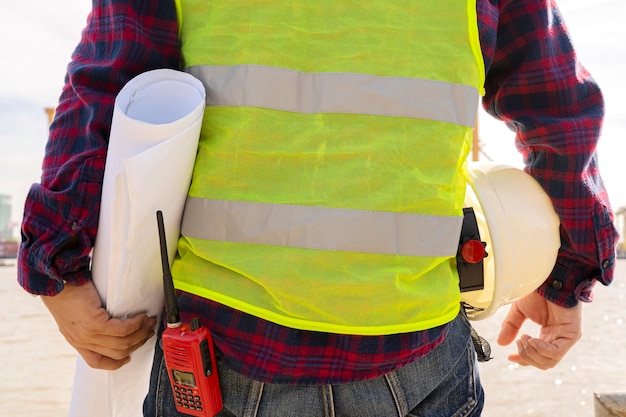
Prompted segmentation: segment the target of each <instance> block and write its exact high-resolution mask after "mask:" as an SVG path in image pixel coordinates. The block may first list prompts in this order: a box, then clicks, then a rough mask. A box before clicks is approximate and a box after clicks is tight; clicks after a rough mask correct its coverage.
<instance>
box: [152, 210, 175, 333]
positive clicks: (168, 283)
mask: <svg viewBox="0 0 626 417" xmlns="http://www.w3.org/2000/svg"><path fill="white" fill-rule="evenodd" d="M156 216H157V226H158V227H159V243H160V246H161V264H162V266H163V293H164V295H165V315H166V317H167V327H180V325H181V323H180V314H179V312H178V302H177V301H176V291H175V290H174V281H173V280H172V272H171V271H170V262H169V258H168V255H167V242H166V241H165V224H164V223H163V213H162V212H161V210H158V211H157V212H156Z"/></svg>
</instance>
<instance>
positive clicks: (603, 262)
mask: <svg viewBox="0 0 626 417" xmlns="http://www.w3.org/2000/svg"><path fill="white" fill-rule="evenodd" d="M609 265H611V261H609V260H608V259H605V260H604V261H602V268H604V269H606V268H608V267H609Z"/></svg>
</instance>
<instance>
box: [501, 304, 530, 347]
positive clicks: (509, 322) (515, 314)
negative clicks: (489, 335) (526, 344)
mask: <svg viewBox="0 0 626 417" xmlns="http://www.w3.org/2000/svg"><path fill="white" fill-rule="evenodd" d="M525 320H526V316H525V315H523V314H522V313H521V312H520V311H519V309H517V307H516V306H515V305H513V306H512V307H511V309H510V310H509V313H508V314H507V316H506V318H505V319H504V321H503V322H502V327H501V328H500V333H499V334H498V340H497V342H498V344H499V345H500V346H507V345H509V344H511V343H512V342H513V341H514V340H515V338H516V337H517V334H518V333H519V330H520V329H521V327H522V324H524V321H525Z"/></svg>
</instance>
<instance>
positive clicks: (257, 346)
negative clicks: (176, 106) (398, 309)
mask: <svg viewBox="0 0 626 417" xmlns="http://www.w3.org/2000/svg"><path fill="white" fill-rule="evenodd" d="M173 3H174V2H173V1H155V0H95V1H94V6H93V10H92V12H91V14H90V16H89V18H88V22H87V26H86V28H85V30H84V32H83V34H82V40H81V42H80V44H79V45H78V47H77V48H76V50H75V52H74V54H73V56H72V60H71V63H70V64H69V66H68V71H67V77H66V84H65V87H64V89H63V91H62V95H61V98H60V101H59V105H58V107H57V109H56V117H55V119H54V121H53V123H52V125H51V128H50V136H49V141H48V144H47V148H46V155H45V159H44V163H43V174H42V178H41V184H35V185H33V187H32V188H31V190H30V193H29V195H28V197H27V200H26V206H25V213H24V221H23V227H22V235H23V242H22V245H21V248H20V254H19V267H18V279H19V282H20V284H21V285H22V286H23V287H24V288H25V289H26V290H27V291H29V292H31V293H34V294H44V295H54V294H56V293H58V292H59V291H61V290H62V289H63V285H64V283H69V284H73V285H80V284H82V283H84V282H86V281H87V280H89V279H90V278H91V274H90V270H89V261H90V258H89V256H90V251H91V248H92V245H93V242H94V239H95V235H96V232H97V230H96V229H97V225H98V212H99V206H100V205H99V201H100V193H101V184H102V178H103V172H104V163H105V157H106V150H107V139H108V136H109V129H110V124H111V118H112V114H113V104H114V100H115V96H116V94H117V93H118V92H119V90H120V89H121V88H122V86H123V85H124V84H125V83H126V82H127V81H128V80H130V79H131V78H133V77H134V76H136V75H138V74H140V73H142V72H145V71H147V70H151V69H155V68H173V69H178V68H179V66H180V50H179V45H178V43H177V35H178V25H177V21H176V12H175V8H174V4H173ZM477 8H478V19H479V22H478V23H479V29H480V39H481V46H482V52H483V56H484V59H485V66H486V74H487V78H486V95H485V97H484V99H483V105H484V107H485V109H486V110H487V111H488V112H489V113H491V114H492V115H493V116H495V117H496V118H498V119H501V120H503V121H504V122H506V123H507V124H508V125H509V126H510V127H511V128H512V129H513V130H514V131H515V132H516V145H517V148H518V149H519V151H520V152H521V154H522V155H523V158H524V161H525V164H526V169H527V170H528V172H530V173H531V174H532V175H533V176H534V177H535V178H536V179H537V181H539V183H540V184H541V185H542V186H543V188H544V189H545V190H546V191H547V193H548V195H549V196H550V197H551V199H552V202H553V204H554V206H555V208H556V210H557V212H558V214H559V216H560V218H561V221H562V227H561V239H562V247H561V250H560V252H559V257H558V260H557V264H556V266H555V268H554V271H553V272H552V274H551V275H550V277H549V278H548V279H547V280H546V282H545V283H544V284H543V285H542V286H541V287H540V288H539V290H538V291H539V292H540V293H541V294H542V295H543V296H545V297H546V298H547V299H549V300H550V301H553V302H555V303H558V304H560V305H564V306H573V305H575V304H576V303H577V302H578V301H590V299H591V290H592V287H593V285H594V283H595V282H596V281H600V282H601V283H602V284H605V285H608V284H609V283H610V282H611V281H612V278H613V269H614V264H615V258H614V246H615V242H616V240H617V233H616V231H615V229H614V227H613V222H612V220H613V218H612V213H611V210H610V207H609V202H608V198H607V195H606V192H605V189H604V186H603V184H602V180H601V178H600V174H599V171H598V165H597V159H596V152H595V149H596V145H597V142H598V138H599V134H600V129H601V125H602V118H603V114H604V108H603V99H602V95H601V93H600V90H599V88H598V86H597V85H596V83H595V82H594V81H593V79H592V78H591V77H590V76H589V74H588V73H587V71H586V70H585V69H584V68H583V67H582V66H581V64H580V63H579V62H578V61H577V59H576V55H575V53H574V51H573V49H572V45H571V42H570V39H569V37H568V34H567V30H566V28H565V26H564V24H563V21H562V18H561V16H560V14H559V12H558V10H557V8H556V6H555V4H554V1H553V0H521V1H520V0H478V1H477ZM529 262H532V260H529ZM180 305H181V309H182V310H183V311H184V312H185V314H187V315H189V314H193V315H200V316H201V317H203V318H204V319H203V320H204V324H205V325H207V326H208V327H209V328H211V330H212V332H213V334H214V338H215V340H216V344H217V346H218V348H219V349H220V351H221V353H222V355H223V357H224V359H225V361H226V362H227V363H228V365H229V366H231V367H232V368H234V369H235V370H237V371H239V372H241V373H242V374H244V375H246V376H248V377H251V378H253V379H257V380H261V381H265V382H277V383H291V384H325V383H341V382H346V381H353V380H359V379H367V378H372V377H376V376H378V375H381V374H383V373H386V372H389V371H392V370H394V369H397V368H399V367H401V366H402V365H404V364H406V363H409V362H411V361H414V360H416V359H418V358H420V357H422V356H423V355H425V354H426V353H428V352H429V351H431V350H432V349H433V348H434V347H435V346H436V345H437V344H438V343H439V342H440V341H441V340H442V339H443V338H444V337H445V332H446V326H442V327H438V328H435V329H430V330H427V331H422V332H415V333H407V334H399V335H389V336H367V337H364V336H348V335H337V334H328V333H316V332H307V331H299V330H295V329H290V328H286V327H282V326H279V325H276V324H274V323H270V322H267V321H265V320H262V319H259V318H257V317H253V316H250V315H248V314H244V313H242V312H239V311H235V310H232V309H230V308H227V307H225V306H221V305H218V304H216V303H213V302H211V301H207V300H204V299H201V298H199V297H196V296H193V295H190V294H181V298H180Z"/></svg>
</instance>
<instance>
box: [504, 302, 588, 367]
mask: <svg viewBox="0 0 626 417" xmlns="http://www.w3.org/2000/svg"><path fill="white" fill-rule="evenodd" d="M526 319H530V320H532V321H534V322H535V323H537V324H539V325H540V326H541V331H540V332H539V338H533V337H530V336H528V335H526V334H523V335H521V336H520V338H519V339H518V340H517V350H518V353H515V354H511V355H509V360H510V361H512V362H516V363H518V364H520V365H522V366H527V365H532V366H534V367H537V368H539V369H543V370H546V369H550V368H553V367H555V366H556V365H557V364H558V363H559V362H560V361H561V359H563V357H564V356H565V354H566V353H567V352H568V351H569V350H570V349H571V348H572V346H574V344H576V342H578V340H579V339H580V337H581V335H582V330H581V326H582V325H581V322H582V304H581V303H578V305H577V306H576V307H572V308H565V307H560V306H558V305H556V304H554V303H551V302H549V301H547V300H546V299H545V298H543V297H542V296H541V295H539V294H537V293H536V292H532V293H531V294H529V295H527V296H526V297H524V298H522V299H520V300H518V301H516V302H515V303H514V304H513V305H512V306H511V310H510V311H509V314H508V315H507V316H506V318H505V319H504V322H503V323H502V328H501V329H500V335H499V336H498V344H499V345H501V346H506V345H508V344H510V343H511V342H513V340H515V338H516V337H517V334H518V332H519V330H520V328H521V327H522V324H523V323H524V321H525V320H526Z"/></svg>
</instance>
